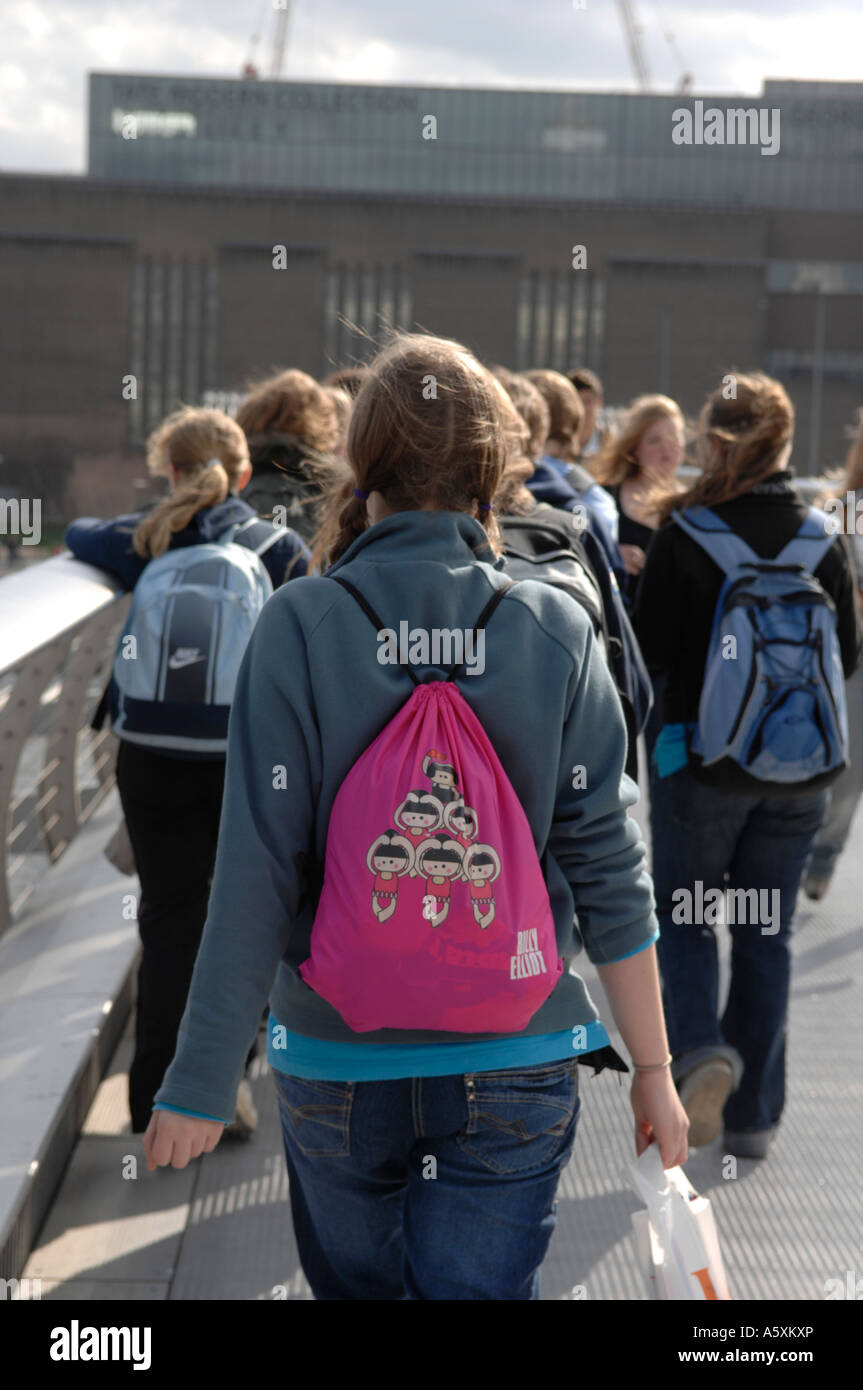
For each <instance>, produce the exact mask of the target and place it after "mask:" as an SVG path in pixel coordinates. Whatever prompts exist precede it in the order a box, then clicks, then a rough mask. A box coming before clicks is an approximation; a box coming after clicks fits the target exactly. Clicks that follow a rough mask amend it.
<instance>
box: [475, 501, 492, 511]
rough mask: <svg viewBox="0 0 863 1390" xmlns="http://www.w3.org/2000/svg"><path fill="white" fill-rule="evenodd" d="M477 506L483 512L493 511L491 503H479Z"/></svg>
mask: <svg viewBox="0 0 863 1390" xmlns="http://www.w3.org/2000/svg"><path fill="white" fill-rule="evenodd" d="M477 506H478V507H479V509H480V511H481V512H490V511H491V503H490V502H477Z"/></svg>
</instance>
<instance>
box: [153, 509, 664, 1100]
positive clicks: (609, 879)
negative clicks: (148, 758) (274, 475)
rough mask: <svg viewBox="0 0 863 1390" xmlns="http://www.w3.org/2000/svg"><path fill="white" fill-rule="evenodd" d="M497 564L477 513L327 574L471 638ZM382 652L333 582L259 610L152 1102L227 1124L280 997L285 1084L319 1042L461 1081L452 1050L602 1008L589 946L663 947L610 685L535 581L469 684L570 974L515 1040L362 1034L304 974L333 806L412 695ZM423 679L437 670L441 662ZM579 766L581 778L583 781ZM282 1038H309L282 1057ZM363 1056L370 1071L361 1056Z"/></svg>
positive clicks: (423, 515) (490, 637) (605, 957)
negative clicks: (177, 1020) (209, 865)
mask: <svg viewBox="0 0 863 1390" xmlns="http://www.w3.org/2000/svg"><path fill="white" fill-rule="evenodd" d="M501 567H502V563H501V562H499V561H498V560H497V559H496V557H495V555H494V554H493V552H492V551H491V549H490V547H489V545H488V539H487V537H486V534H485V531H484V530H483V527H482V526H481V525H480V524H479V522H477V521H475V520H474V519H473V518H471V517H469V516H467V515H466V514H463V513H460V512H401V513H399V514H397V515H395V516H389V517H386V518H385V519H384V520H383V521H380V522H378V523H377V524H376V525H374V526H371V527H369V528H368V530H366V531H365V532H364V533H363V535H362V536H360V537H359V538H358V539H357V540H356V541H354V543H353V544H352V545H351V546H350V548H349V549H348V550H347V551H346V553H345V555H344V556H343V557H342V559H341V560H340V561H339V563H338V564H337V565H336V566H334V567H333V568H334V571H336V572H338V573H343V574H344V575H345V576H346V577H347V578H349V579H350V580H351V581H352V582H353V583H354V584H355V585H356V586H357V588H358V589H359V590H360V592H361V593H362V594H363V595H364V596H365V598H366V599H367V601H368V602H369V604H371V606H372V607H373V608H374V609H375V610H377V612H378V613H380V615H381V617H382V620H383V621H385V622H387V623H388V624H392V625H394V626H396V627H397V626H398V623H399V622H401V621H407V622H408V623H409V624H410V626H411V627H423V628H425V629H426V630H428V629H429V628H432V627H439V628H456V629H457V628H461V629H466V628H469V627H472V626H473V624H474V623H475V621H476V618H477V615H478V614H479V613H480V612H481V611H482V609H483V607H484V606H485V603H486V602H487V600H488V598H489V595H490V594H491V593H492V591H493V589H495V588H497V587H500V586H501V585H502V584H504V583H505V582H506V579H505V575H504V574H502V573H501V572H500V569H501ZM377 658H378V643H377V642H376V640H375V634H374V631H373V629H372V626H371V624H370V623H369V622H368V621H367V619H366V618H365V617H364V616H363V614H362V613H360V612H359V610H358V608H357V605H356V603H355V602H354V600H353V599H352V598H351V597H350V595H349V594H347V593H346V592H345V591H344V590H343V589H342V588H341V587H340V586H339V585H337V584H334V583H333V582H332V580H330V579H327V578H322V577H314V578H312V577H310V578H304V579H298V580H296V581H295V582H294V583H291V584H288V585H285V586H284V587H283V588H281V589H279V590H278V592H277V593H275V594H274V595H273V597H272V598H271V599H269V600H268V602H267V604H266V605H265V607H264V610H263V613H262V614H261V617H260V619H259V621H258V625H257V627H256V629H255V631H254V633H253V635H252V639H251V641H250V643H249V646H248V648H247V650H246V654H245V657H244V659H243V665H242V668H241V671H240V675H239V679H238V682H237V688H236V694H235V697H234V703H233V706H232V710H231V719H230V727H229V734H228V757H227V771H226V783H225V800H224V806H223V811H222V822H221V832H220V837H219V849H218V853H217V857H216V866H215V873H214V878H213V887H212V892H211V896H210V910H209V914H208V917H207V922H206V925H205V927H204V932H203V938H202V942H201V947H200V950H199V953H198V959H197V962H196V965H195V971H194V976H193V979H192V984H191V988H190V992H189V999H188V1003H187V1006H186V1011H185V1014H184V1016H183V1021H182V1024H181V1027H180V1034H179V1039H178V1045H177V1053H176V1056H175V1058H174V1060H173V1062H172V1064H171V1066H170V1068H169V1069H168V1072H167V1074H166V1076H165V1080H164V1083H163V1085H162V1087H161V1089H160V1091H159V1092H158V1095H157V1097H156V1101H157V1104H165V1105H168V1106H173V1107H175V1108H177V1109H181V1110H189V1111H194V1112H196V1113H198V1114H202V1115H208V1116H213V1117H217V1118H220V1119H223V1120H226V1121H229V1120H230V1119H232V1118H233V1114H234V1099H235V1096H236V1090H237V1085H238V1083H239V1080H240V1078H241V1077H242V1074H243V1069H244V1064H245V1059H246V1055H247V1053H248V1050H249V1047H250V1045H251V1042H252V1040H253V1038H254V1036H255V1033H256V1030H257V1026H258V1021H259V1019H260V1016H261V1011H262V1009H263V1007H264V1005H265V1003H266V1001H267V999H269V1001H270V1007H271V1010H272V1014H273V1019H274V1022H275V1023H276V1025H280V1026H281V1027H283V1028H284V1030H285V1036H286V1039H287V1042H288V1044H289V1045H288V1046H287V1047H286V1048H285V1049H284V1051H285V1054H286V1058H288V1059H289V1067H290V1069H292V1070H295V1071H296V1069H297V1067H299V1066H302V1065H304V1064H305V1065H307V1066H312V1065H316V1062H315V1059H314V1058H312V1057H311V1055H310V1053H309V1052H308V1044H309V1042H310V1040H315V1041H317V1042H318V1043H328V1044H340V1045H342V1046H344V1045H348V1046H350V1047H352V1048H355V1049H358V1048H360V1047H362V1048H363V1058H364V1059H365V1060H369V1059H371V1058H372V1056H374V1057H375V1058H377V1057H379V1056H380V1055H382V1054H379V1053H378V1052H377V1050H375V1052H374V1053H373V1054H372V1053H370V1052H369V1051H368V1048H369V1046H373V1047H374V1048H375V1049H377V1048H379V1047H382V1048H386V1049H388V1050H389V1055H390V1057H391V1061H390V1062H389V1063H388V1064H387V1070H388V1071H389V1072H390V1074H395V1075H400V1074H402V1072H401V1071H400V1070H399V1069H398V1068H399V1067H400V1066H403V1065H404V1055H405V1054H403V1053H402V1052H401V1049H403V1048H404V1047H405V1046H421V1047H423V1048H424V1049H425V1048H428V1047H433V1048H434V1049H435V1051H436V1053H437V1055H438V1056H441V1055H442V1056H443V1060H440V1061H434V1060H433V1058H434V1055H435V1054H434V1053H432V1052H423V1053H422V1054H420V1053H416V1054H415V1055H410V1054H407V1055H408V1057H409V1064H410V1068H411V1074H417V1072H416V1069H417V1068H418V1067H422V1066H423V1060H422V1059H423V1057H425V1058H426V1060H427V1062H428V1065H429V1066H430V1067H433V1068H434V1070H433V1071H429V1072H427V1073H423V1074H438V1075H446V1074H449V1073H450V1072H452V1071H453V1070H456V1071H458V1070H459V1069H460V1068H461V1069H463V1062H464V1056H465V1054H464V1053H463V1052H462V1051H461V1048H460V1050H459V1055H458V1057H457V1056H456V1053H455V1051H454V1050H453V1051H450V1046H451V1045H452V1044H454V1043H459V1044H470V1045H473V1046H476V1045H477V1044H489V1043H492V1044H500V1043H501V1042H505V1043H507V1044H511V1043H512V1042H513V1040H514V1038H518V1039H522V1040H526V1039H531V1040H533V1041H532V1042H531V1044H530V1046H533V1045H534V1044H535V1043H536V1040H537V1039H541V1038H548V1036H549V1035H551V1034H561V1033H564V1032H571V1030H572V1029H573V1028H576V1027H578V1026H584V1027H585V1028H588V1026H589V1025H591V1024H595V1023H596V1022H597V1021H598V1014H597V1010H596V1007H595V1005H594V1003H593V1001H592V999H591V998H590V996H589V994H588V992H587V990H586V988H585V986H584V983H583V981H582V980H581V979H580V977H579V976H578V975H577V974H575V972H574V970H573V969H572V968H571V967H572V963H573V962H574V960H575V958H576V957H577V956H578V955H579V954H580V953H581V951H583V950H585V951H586V952H587V954H588V957H589V958H590V959H591V960H592V961H593V962H594V963H595V964H599V965H602V964H606V963H610V962H613V961H618V960H621V959H623V958H624V957H626V956H628V955H631V954H633V953H634V952H636V951H638V950H641V949H644V948H645V947H646V946H648V945H649V944H650V943H651V942H652V941H653V940H655V939H656V934H657V924H656V918H655V916H654V913H653V894H652V888H651V882H650V878H649V876H648V874H647V871H646V868H645V852H644V845H643V843H642V841H641V837H640V834H639V831H638V827H637V825H636V824H635V822H634V821H633V820H632V819H630V817H629V816H628V814H627V811H628V808H629V807H630V806H632V805H633V803H634V802H635V801H636V799H637V796H638V792H637V789H636V787H635V785H634V784H633V783H632V782H631V781H630V780H629V778H627V777H626V776H625V775H624V772H623V768H624V761H625V758H626V729H625V725H624V720H623V715H622V712H621V707H620V702H619V700H618V697H617V694H616V691H615V689H614V685H613V682H612V679H611V676H610V675H609V672H608V668H607V666H606V664H605V661H604V659H603V656H602V653H601V651H600V649H599V647H598V646H597V644H596V641H595V639H594V636H593V630H592V628H591V625H590V622H589V620H588V618H587V617H586V615H585V614H584V612H583V611H582V609H581V607H580V606H579V604H577V603H576V602H575V600H574V599H572V598H571V597H570V596H569V595H567V594H565V593H563V592H562V591H560V590H558V589H555V588H553V587H552V586H551V585H548V584H542V583H538V582H533V581H526V582H524V583H522V584H519V585H518V586H517V587H516V588H515V589H514V590H513V592H512V593H511V594H509V595H508V596H507V598H506V599H505V600H504V602H503V603H502V604H501V605H500V606H499V607H498V609H497V611H496V613H495V615H494V619H493V621H492V623H491V624H490V625H489V628H488V631H487V634H486V643H485V662H484V668H483V670H482V671H479V669H478V668H477V671H476V674H470V675H468V674H465V675H463V676H459V677H458V678H457V682H456V683H457V685H458V687H459V689H460V691H461V693H462V695H463V696H464V698H465V699H466V700H467V701H468V703H469V704H470V706H471V708H472V709H473V711H474V713H475V714H476V715H477V717H478V718H479V720H480V722H481V723H482V725H483V727H484V729H485V730H486V732H487V734H488V736H489V738H490V739H491V742H492V744H493V745H494V747H495V750H496V752H497V754H498V757H499V758H500V761H501V764H502V766H503V769H504V771H505V773H506V774H507V776H508V778H509V780H510V782H511V783H512V786H513V789H514V791H515V793H516V795H517V796H518V798H519V801H520V802H521V804H522V806H523V808H524V811H525V815H526V817H527V821H528V824H529V826H530V829H531V832H532V835H533V839H534V845H535V847H536V850H537V853H538V855H539V856H540V857H541V859H542V863H543V869H544V873H545V878H546V883H547V886H548V891H549V898H550V902H551V908H552V914H553V917H554V923H555V930H556V936H557V946H558V951H559V954H560V955H561V956H562V957H563V959H564V962H565V969H564V973H563V975H562V976H561V978H560V979H559V980H558V983H557V985H556V987H555V989H554V991H553V993H552V994H551V996H550V997H549V999H548V1000H547V1001H546V1003H545V1004H544V1005H543V1006H542V1008H541V1009H539V1010H538V1012H537V1013H536V1014H535V1015H534V1017H533V1018H532V1019H531V1021H530V1023H529V1025H528V1026H527V1028H525V1029H524V1030H523V1031H522V1033H520V1034H518V1035H509V1036H508V1037H505V1038H501V1037H500V1035H477V1034H473V1035H464V1034H453V1033H449V1034H442V1033H439V1032H437V1033H436V1032H430V1031H426V1032H420V1031H411V1030H398V1029H382V1030H379V1031H377V1032H366V1033H363V1034H362V1035H361V1037H360V1038H359V1039H358V1036H357V1034H356V1033H354V1032H352V1030H351V1029H350V1028H349V1027H348V1025H347V1024H346V1023H345V1022H344V1020H343V1019H342V1018H341V1016H340V1015H339V1014H338V1013H337V1011H336V1010H335V1009H334V1008H333V1007H332V1006H331V1005H330V1004H328V1003H327V1001H326V1000H324V999H323V998H322V997H321V996H319V995H318V994H316V993H315V992H314V991H313V990H311V989H310V988H309V987H308V986H307V985H306V984H305V983H304V982H303V980H302V979H301V977H300V975H299V966H300V965H301V964H302V963H303V962H304V961H305V960H306V959H307V958H308V956H309V942H310V935H311V928H312V923H313V920H314V914H315V903H316V900H317V892H318V891H319V887H320V870H319V868H318V866H321V865H323V862H324V856H325V851H326V841H327V827H328V824H329V819H330V813H331V810H332V806H333V802H334V799H335V796H336V793H337V792H338V789H339V787H340V786H341V783H342V782H343V780H344V778H345V776H346V775H347V773H348V772H349V770H350V769H351V767H352V766H353V764H354V763H355V762H356V761H357V759H358V758H359V757H360V756H361V754H362V753H363V752H364V751H365V749H366V748H367V747H368V745H369V744H370V743H371V742H372V740H373V739H374V738H375V736H376V735H377V734H378V733H379V732H380V731H381V729H382V728H383V727H384V725H385V724H386V723H387V722H388V721H389V720H390V719H391V718H392V717H393V715H394V714H395V713H396V712H397V711H398V710H399V709H400V708H401V707H402V705H403V704H404V703H405V701H406V700H407V698H408V696H409V695H410V693H411V690H412V689H413V687H412V685H411V683H410V681H409V679H408V677H407V675H406V673H404V672H402V671H400V670H399V669H398V667H393V666H384V665H382V664H381V663H380V662H379V661H378V659H377ZM420 674H421V675H422V676H424V678H426V679H441V677H442V676H443V675H444V674H445V673H444V672H443V670H442V668H436V667H429V668H428V672H427V673H426V672H421V673H420ZM348 691H349V692H350V694H349V697H348V696H347V693H346V692H348ZM276 767H279V768H280V769H282V771H280V775H279V776H278V777H277V776H275V775H274V769H275V768H276ZM579 767H581V768H584V769H585V770H586V775H582V774H581V773H579V775H578V776H576V775H574V771H575V769H576V768H579ZM576 914H577V916H576ZM288 1035H296V1036H297V1037H298V1038H299V1039H302V1040H303V1041H302V1042H294V1043H293V1044H291V1038H290V1036H288ZM599 1036H600V1035H599V1034H596V1033H594V1037H596V1038H598V1037H599ZM543 1045H544V1044H543ZM568 1045H569V1047H570V1049H571V1038H570V1041H569V1044H568ZM594 1045H597V1044H596V1043H594ZM555 1046H559V1042H558V1043H556V1044H555ZM292 1047H293V1053H292V1050H291V1049H292ZM442 1048H445V1049H446V1050H445V1052H444V1053H443V1054H441V1049H442ZM303 1049H306V1051H305V1053H304V1054H303V1055H301V1053H302V1052H303ZM392 1049H398V1050H399V1051H393V1050H392ZM315 1051H316V1053H317V1056H318V1058H320V1056H322V1055H324V1054H322V1053H321V1051H320V1049H319V1048H318V1049H315ZM340 1055H346V1056H348V1057H350V1055H351V1054H344V1053H341V1054H340ZM494 1055H495V1056H500V1057H502V1056H503V1055H504V1051H503V1050H502V1049H501V1050H500V1051H499V1052H496V1053H495V1054H494ZM330 1059H331V1054H328V1056H327V1060H328V1061H329V1060H330ZM357 1060H358V1064H360V1065H363V1064H364V1063H363V1062H361V1061H360V1054H359V1052H357ZM492 1065H493V1066H494V1065H497V1066H503V1065H506V1063H505V1062H503V1061H497V1062H493V1064H492ZM357 1074H359V1073H357ZM376 1074H382V1073H380V1072H378V1073H376Z"/></svg>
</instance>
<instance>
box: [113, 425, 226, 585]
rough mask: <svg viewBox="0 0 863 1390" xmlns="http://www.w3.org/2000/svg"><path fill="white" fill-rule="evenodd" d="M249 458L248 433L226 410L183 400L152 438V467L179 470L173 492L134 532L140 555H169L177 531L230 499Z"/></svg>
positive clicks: (160, 473) (156, 472) (160, 472)
mask: <svg viewBox="0 0 863 1390" xmlns="http://www.w3.org/2000/svg"><path fill="white" fill-rule="evenodd" d="M248 463H249V448H248V445H247V443H246V436H245V435H244V434H243V431H242V430H241V429H240V426H239V425H238V424H237V423H236V421H235V420H232V419H231V418H230V416H229V415H225V414H224V412H223V411H221V410H205V409H202V408H197V407H194V406H182V407H181V408H180V409H179V410H175V411H174V413H173V414H172V415H169V416H168V417H167V418H166V419H165V420H163V421H162V423H161V425H159V427H158V429H156V430H154V431H153V433H152V434H151V435H150V437H149V439H148V440H147V468H148V469H149V471H150V473H151V474H152V475H153V476H154V477H170V465H171V464H173V465H174V467H175V468H176V469H177V472H178V473H179V475H180V476H179V478H178V480H177V485H176V487H175V488H174V491H173V492H172V493H171V495H170V496H169V497H165V498H163V499H162V501H161V502H158V503H157V504H156V506H155V507H154V508H153V510H152V511H151V512H149V513H148V514H147V516H145V517H144V519H143V521H140V522H139V523H138V525H137V526H136V528H135V532H134V535H133V536H132V544H133V546H134V548H135V551H136V552H137V554H138V555H142V556H146V557H147V558H150V559H155V558H156V556H158V555H164V553H165V551H166V550H167V549H168V548H169V546H170V544H171V536H172V535H174V533H175V532H177V531H182V530H183V529H184V528H185V527H186V526H188V525H189V522H190V521H191V520H192V517H193V516H194V515H195V513H196V512H199V511H201V510H202V509H203V508H204V507H215V506H217V504H218V503H219V502H224V500H225V498H226V497H227V496H228V493H229V492H231V491H233V490H234V488H235V487H236V485H237V482H238V480H239V477H240V474H241V472H242V470H243V467H244V465H248Z"/></svg>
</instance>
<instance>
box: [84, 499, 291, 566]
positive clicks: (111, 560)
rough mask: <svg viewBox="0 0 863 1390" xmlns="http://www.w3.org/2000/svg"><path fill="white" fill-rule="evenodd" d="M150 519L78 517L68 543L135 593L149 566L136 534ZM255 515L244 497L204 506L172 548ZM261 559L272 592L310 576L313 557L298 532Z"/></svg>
mask: <svg viewBox="0 0 863 1390" xmlns="http://www.w3.org/2000/svg"><path fill="white" fill-rule="evenodd" d="M145 516H146V512H143V511H141V512H131V513H129V514H128V515H127V516H118V517H117V518H116V519H115V520H114V521H99V520H97V519H96V518H95V517H89V516H82V517H79V518H78V520H77V521H73V522H72V523H71V524H70V525H69V527H68V528H67V530H66V544H67V546H68V547H69V549H70V550H71V552H72V554H73V555H74V556H75V559H76V560H84V561H85V562H86V563H87V564H88V565H98V566H99V568H100V569H103V570H108V571H109V572H110V573H111V574H115V575H116V576H117V578H118V579H120V580H122V582H123V583H124V584H125V586H126V588H127V589H134V587H135V585H136V584H137V582H138V580H139V579H140V578H141V575H142V574H143V572H144V570H145V569H146V567H147V565H148V564H149V557H145V556H143V555H138V554H137V552H136V551H135V550H134V549H133V548H132V532H133V531H134V530H135V527H136V526H137V525H138V522H139V521H143V519H144V517H145ZM251 516H257V512H255V511H253V510H252V508H251V507H250V506H249V504H248V502H244V501H243V500H242V498H241V497H234V496H228V497H226V498H225V500H224V502H219V503H218V504H217V505H216V506H215V507H202V508H201V510H200V511H199V512H196V513H195V515H194V516H193V517H192V520H191V521H190V523H189V525H188V526H186V527H185V528H184V530H182V531H176V532H175V533H174V535H173V536H172V537H171V544H170V547H169V548H170V549H171V550H176V549H178V548H179V547H182V546H186V545H200V544H201V542H202V541H212V540H215V539H216V538H217V537H218V536H220V535H221V534H222V532H223V531H227V529H228V527H229V526H233V525H235V524H237V523H239V522H241V521H247V520H248V519H249V517H251ZM261 560H262V561H263V564H264V568H265V569H266V570H267V572H268V574H269V576H270V579H271V580H272V582H273V588H274V589H277V588H278V587H279V585H280V584H283V583H284V582H285V579H286V578H288V577H290V578H298V577H299V576H300V575H305V574H308V572H309V569H310V568H311V560H312V557H311V552H310V551H309V548H308V546H307V545H306V544H305V542H304V541H302V540H301V539H300V537H299V536H298V535H297V533H296V531H291V530H288V529H285V533H284V535H283V536H281V537H280V538H279V540H277V541H275V542H274V543H273V544H272V545H271V546H270V548H269V550H266V551H264V554H263V555H262V556H261Z"/></svg>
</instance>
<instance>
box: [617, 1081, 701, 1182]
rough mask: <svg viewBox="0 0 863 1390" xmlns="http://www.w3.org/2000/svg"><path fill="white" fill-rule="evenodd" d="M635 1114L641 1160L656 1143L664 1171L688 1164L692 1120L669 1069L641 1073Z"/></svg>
mask: <svg viewBox="0 0 863 1390" xmlns="http://www.w3.org/2000/svg"><path fill="white" fill-rule="evenodd" d="M630 1099H631V1101H632V1110H633V1113H634V1115H635V1152H636V1154H637V1155H638V1157H639V1158H640V1157H641V1155H642V1154H643V1153H644V1150H645V1149H646V1148H647V1146H648V1145H649V1144H651V1143H652V1142H653V1141H654V1140H655V1141H656V1142H657V1144H658V1145H659V1153H660V1156H661V1158H662V1166H663V1168H676V1167H677V1165H678V1164H680V1163H685V1162H686V1158H687V1154H688V1152H689V1147H688V1144H687V1140H686V1136H687V1133H688V1131H689V1119H688V1117H687V1114H686V1111H685V1110H684V1108H683V1106H682V1105H681V1103H680V1097H679V1095H678V1094H677V1088H676V1087H675V1085H674V1082H673V1081H672V1079H671V1073H670V1072H669V1070H668V1068H667V1067H664V1068H663V1070H662V1071H653V1072H644V1071H637V1072H636V1073H635V1078H634V1080H633V1083H632V1090H631V1092H630Z"/></svg>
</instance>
